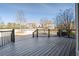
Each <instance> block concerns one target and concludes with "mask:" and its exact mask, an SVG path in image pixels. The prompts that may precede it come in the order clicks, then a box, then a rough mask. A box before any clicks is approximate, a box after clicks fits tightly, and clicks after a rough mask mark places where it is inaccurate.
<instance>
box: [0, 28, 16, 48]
mask: <svg viewBox="0 0 79 59" xmlns="http://www.w3.org/2000/svg"><path fill="white" fill-rule="evenodd" d="M10 42H13V43H14V42H15V30H14V29H12V30H1V31H0V47H1V46H4V45H6V44H8V43H10Z"/></svg>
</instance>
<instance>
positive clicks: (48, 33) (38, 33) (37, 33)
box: [33, 29, 55, 37]
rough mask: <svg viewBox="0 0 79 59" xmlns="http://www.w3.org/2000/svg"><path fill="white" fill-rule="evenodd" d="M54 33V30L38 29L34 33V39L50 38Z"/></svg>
mask: <svg viewBox="0 0 79 59" xmlns="http://www.w3.org/2000/svg"><path fill="white" fill-rule="evenodd" d="M54 31H55V30H53V29H36V30H35V31H34V32H33V37H38V36H47V37H50V36H51V35H52V34H53V32H54Z"/></svg>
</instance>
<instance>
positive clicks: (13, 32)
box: [11, 29, 15, 43]
mask: <svg viewBox="0 0 79 59" xmlns="http://www.w3.org/2000/svg"><path fill="white" fill-rule="evenodd" d="M11 42H13V43H14V42H15V30H14V29H13V30H12V33H11Z"/></svg>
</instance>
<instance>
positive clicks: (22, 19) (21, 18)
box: [16, 10, 26, 31]
mask: <svg viewBox="0 0 79 59" xmlns="http://www.w3.org/2000/svg"><path fill="white" fill-rule="evenodd" d="M16 22H17V24H19V25H20V29H21V31H22V25H24V24H25V23H26V20H25V17H24V13H23V11H22V10H19V11H17V15H16Z"/></svg>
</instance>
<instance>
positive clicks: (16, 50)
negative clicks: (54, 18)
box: [0, 36, 75, 56]
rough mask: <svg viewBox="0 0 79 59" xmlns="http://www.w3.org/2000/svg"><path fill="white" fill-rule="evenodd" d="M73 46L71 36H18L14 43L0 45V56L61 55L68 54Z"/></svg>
mask: <svg viewBox="0 0 79 59" xmlns="http://www.w3.org/2000/svg"><path fill="white" fill-rule="evenodd" d="M74 48H75V39H72V38H70V39H69V38H64V37H50V38H48V37H38V38H36V37H34V38H32V37H28V38H27V37H26V36H23V37H19V36H18V37H17V40H16V42H15V43H10V44H7V45H5V46H4V47H0V56H59V55H62V56H63V55H70V52H71V51H72V50H73V49H74ZM74 55H75V53H74Z"/></svg>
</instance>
